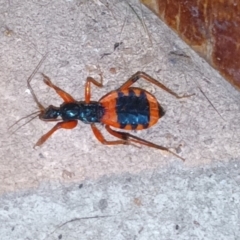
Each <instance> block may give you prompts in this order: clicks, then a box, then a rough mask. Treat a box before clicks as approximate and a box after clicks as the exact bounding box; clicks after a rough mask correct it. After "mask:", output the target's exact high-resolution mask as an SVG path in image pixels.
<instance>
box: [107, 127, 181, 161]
mask: <svg viewBox="0 0 240 240" xmlns="http://www.w3.org/2000/svg"><path fill="white" fill-rule="evenodd" d="M105 128H106V130H107V131H108V132H109V133H110V134H111V135H113V136H115V137H117V138H120V139H122V140H124V141H126V142H127V143H128V144H131V143H138V144H141V145H145V146H147V147H152V148H156V149H159V150H162V151H166V152H169V153H171V154H172V155H174V156H175V157H177V158H179V159H181V160H182V161H185V159H184V158H182V157H180V156H179V155H177V154H176V153H174V152H172V151H171V150H170V149H169V148H166V147H163V146H160V145H157V144H154V143H152V142H148V141H146V140H144V139H142V138H139V137H136V136H134V135H132V134H129V133H126V132H118V131H115V130H113V129H111V128H110V126H108V125H106V126H105Z"/></svg>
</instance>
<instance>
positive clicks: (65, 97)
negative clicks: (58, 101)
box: [42, 73, 76, 103]
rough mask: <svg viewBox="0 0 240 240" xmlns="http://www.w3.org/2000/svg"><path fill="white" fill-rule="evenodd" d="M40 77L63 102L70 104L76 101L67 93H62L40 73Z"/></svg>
mask: <svg viewBox="0 0 240 240" xmlns="http://www.w3.org/2000/svg"><path fill="white" fill-rule="evenodd" d="M42 76H43V82H44V83H45V84H47V85H48V86H49V87H51V88H53V89H54V90H55V91H56V93H57V94H58V95H59V96H60V97H61V98H62V99H63V101H64V102H66V103H70V102H75V101H76V100H75V99H74V98H73V97H72V96H71V95H70V94H69V93H67V92H65V91H63V90H62V89H61V88H59V87H57V86H56V85H54V84H53V83H52V82H51V80H50V78H49V77H48V76H46V75H45V74H43V73H42Z"/></svg>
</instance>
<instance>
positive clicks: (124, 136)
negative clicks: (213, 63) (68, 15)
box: [15, 55, 191, 161]
mask: <svg viewBox="0 0 240 240" xmlns="http://www.w3.org/2000/svg"><path fill="white" fill-rule="evenodd" d="M45 58H46V55H45V56H44V57H43V58H42V60H41V61H40V62H39V64H38V65H37V67H36V69H35V70H34V71H33V73H32V74H31V76H30V77H29V78H28V80H27V84H28V88H29V90H30V92H31V94H32V96H33V98H34V101H35V102H36V104H37V106H38V108H39V111H37V112H35V113H32V114H30V115H28V116H27V117H29V116H32V115H35V116H34V117H32V118H31V119H30V120H29V121H27V122H26V123H28V122H30V121H31V120H32V119H34V118H36V117H39V118H40V119H41V120H43V121H51V122H52V121H57V124H56V125H55V126H54V127H53V128H52V129H51V130H50V131H49V132H47V133H46V134H44V135H43V136H42V137H41V138H40V139H39V140H38V141H37V143H36V144H35V145H34V147H36V146H40V145H42V144H43V143H44V142H46V140H47V139H48V138H49V137H50V136H51V135H52V134H53V133H54V132H56V131H57V130H59V129H61V128H62V129H73V128H75V127H76V126H77V124H78V120H80V121H82V122H84V123H86V124H89V125H90V127H91V129H92V131H93V134H94V135H95V137H96V138H97V139H98V140H99V141H100V142H101V143H102V144H105V145H117V144H126V145H130V144H132V145H135V144H136V143H137V144H140V145H145V146H148V147H152V148H156V149H160V150H163V151H167V152H169V153H171V154H173V155H174V156H176V157H178V158H180V159H182V160H183V161H184V159H183V158H182V157H180V156H179V155H177V154H176V153H174V152H172V151H171V150H170V149H169V148H166V147H163V146H160V145H157V144H154V143H152V142H149V141H146V140H144V139H141V138H139V137H136V136H134V135H132V134H130V133H128V132H121V131H116V130H115V129H113V128H112V127H114V128H118V129H122V130H142V129H146V128H149V127H151V126H153V125H154V124H156V123H157V121H158V120H159V118H161V117H162V116H163V115H164V110H163V108H162V107H161V105H160V104H159V103H158V101H157V99H156V98H155V97H154V96H153V95H152V94H151V93H149V92H147V91H145V90H144V89H141V88H137V87H132V85H133V84H134V83H135V82H137V81H138V80H139V79H140V78H142V79H144V80H145V81H148V82H150V83H152V84H154V85H156V86H158V87H160V88H161V89H163V90H165V91H166V92H168V93H169V94H171V95H173V96H174V97H176V98H178V99H180V98H186V97H189V96H191V95H183V96H179V95H177V94H176V93H175V92H173V91H172V90H170V89H169V88H167V87H166V86H165V85H163V84H162V83H160V82H159V81H157V80H155V79H154V78H152V77H151V76H149V75H148V74H146V73H144V72H137V73H135V74H134V75H133V76H132V77H130V78H129V79H128V80H127V81H126V82H125V83H124V84H123V85H122V86H120V87H119V88H118V89H116V90H114V91H111V92H109V93H107V94H106V95H105V96H103V97H101V98H100V99H99V101H92V100H91V85H92V84H93V85H95V86H97V87H103V84H102V82H103V77H102V74H100V77H101V79H100V82H98V81H96V80H95V79H94V78H92V77H87V80H86V85H85V101H77V100H75V99H74V98H73V97H72V96H71V95H70V94H68V93H67V92H65V91H64V90H62V89H61V88H59V87H58V86H56V85H54V84H53V83H52V82H51V80H50V78H49V77H47V76H46V75H45V74H43V73H42V76H43V81H44V83H45V84H46V85H47V86H49V87H50V88H53V89H54V90H55V91H56V93H57V94H58V95H59V96H60V97H61V98H62V99H63V103H62V104H61V105H60V106H59V107H56V106H53V105H50V106H48V107H47V108H45V107H44V106H43V105H42V104H41V103H40V102H39V101H38V99H37V97H36V95H35V93H34V91H33V88H32V87H31V85H30V82H31V80H32V78H33V76H34V75H35V74H36V72H37V71H38V70H39V68H40V65H41V64H42V62H43V61H44V59H45ZM24 118H26V117H24ZM20 120H21V119H20ZM20 120H18V121H17V122H19V121H20ZM17 122H16V123H17ZM16 123H15V124H16ZM26 123H25V124H26ZM97 123H101V124H103V125H105V128H106V130H107V131H108V133H110V134H111V135H113V136H114V137H116V138H118V139H117V140H113V141H109V140H106V139H105V137H104V136H103V135H102V133H101V132H100V130H99V129H98V128H97V126H96V124H97ZM25 124H24V125H25Z"/></svg>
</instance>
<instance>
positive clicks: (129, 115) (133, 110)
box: [99, 88, 164, 130]
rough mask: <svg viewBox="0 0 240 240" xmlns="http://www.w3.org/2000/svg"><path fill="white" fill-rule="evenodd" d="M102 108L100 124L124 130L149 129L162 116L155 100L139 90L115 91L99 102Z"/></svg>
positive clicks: (162, 113)
mask: <svg viewBox="0 0 240 240" xmlns="http://www.w3.org/2000/svg"><path fill="white" fill-rule="evenodd" d="M99 103H100V104H101V105H102V106H103V108H104V114H103V116H102V118H101V120H100V121H101V122H102V123H103V124H105V125H109V126H112V127H116V128H121V129H125V130H141V129H145V128H149V127H151V126H152V125H154V124H155V123H157V121H158V119H159V118H160V117H162V116H163V115H164V111H163V109H162V107H161V106H160V104H159V103H158V101H157V99H156V98H155V97H154V96H153V95H152V94H151V93H149V92H147V91H145V90H143V89H140V88H128V89H125V90H116V91H112V92H110V93H108V94H106V95H105V96H104V97H102V98H101V99H100V100H99Z"/></svg>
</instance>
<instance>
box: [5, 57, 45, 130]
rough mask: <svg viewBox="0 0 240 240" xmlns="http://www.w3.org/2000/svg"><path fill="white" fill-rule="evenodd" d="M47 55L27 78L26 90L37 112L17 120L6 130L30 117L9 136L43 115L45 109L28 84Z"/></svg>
mask: <svg viewBox="0 0 240 240" xmlns="http://www.w3.org/2000/svg"><path fill="white" fill-rule="evenodd" d="M47 55H48V53H46V54H45V55H44V56H43V57H42V59H41V60H40V62H39V63H38V65H37V67H36V68H35V69H34V71H33V72H32V74H31V75H30V76H29V78H28V79H27V86H28V89H29V90H30V93H31V95H32V96H33V100H34V102H35V103H36V104H37V106H38V108H39V110H38V111H36V112H33V113H31V114H29V115H27V116H25V117H22V118H20V119H19V120H17V121H16V122H15V123H13V124H12V125H11V126H10V127H9V128H8V130H10V129H11V128H13V127H14V126H15V125H16V124H18V123H19V122H20V121H22V120H24V119H26V118H29V117H31V118H30V119H29V120H28V121H26V122H25V123H23V124H22V125H20V126H19V127H18V128H17V129H15V130H14V131H13V132H12V133H11V134H13V133H15V132H16V131H17V130H19V129H20V128H21V127H23V126H25V125H26V124H28V123H29V122H31V121H32V120H33V119H35V118H37V117H39V116H40V115H41V113H43V112H44V111H45V108H44V106H43V105H42V104H41V103H40V102H39V100H38V99H37V96H36V94H35V93H34V91H33V88H32V86H31V84H30V82H31V81H32V79H33V77H34V75H35V74H36V73H37V71H38V70H39V68H40V67H41V65H42V63H43V61H44V60H45V59H46V57H47Z"/></svg>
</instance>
